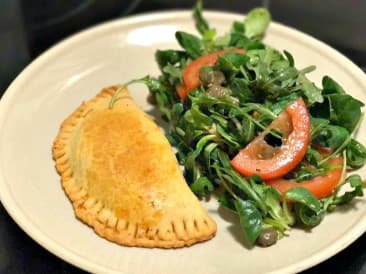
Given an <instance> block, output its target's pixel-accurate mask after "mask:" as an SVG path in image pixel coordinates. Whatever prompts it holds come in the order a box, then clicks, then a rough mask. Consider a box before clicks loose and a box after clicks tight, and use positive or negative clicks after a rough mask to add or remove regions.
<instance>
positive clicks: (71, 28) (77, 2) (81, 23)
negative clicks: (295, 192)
mask: <svg viewBox="0 0 366 274" xmlns="http://www.w3.org/2000/svg"><path fill="white" fill-rule="evenodd" d="M194 3H195V1H189V0H178V1H172V0H138V1H136V0H135V1H127V0H104V1H102V0H99V1H98V0H53V1H52V0H49V1H47V0H22V1H21V0H0V96H1V95H2V94H3V92H5V90H6V88H7V86H8V85H9V84H10V83H11V81H13V80H14V78H15V77H16V76H17V75H18V74H19V73H20V72H21V70H22V69H23V68H24V67H25V66H26V65H27V64H29V63H30V62H31V61H32V60H33V59H34V58H36V57H37V56H38V55H39V54H40V53H42V52H43V51H44V50H46V49H47V48H49V47H50V46H51V45H53V44H54V43H56V42H57V41H59V40H61V39H62V38H64V37H67V36H69V35H71V34H73V33H75V32H77V31H79V30H81V29H84V28H86V27H88V26H92V25H95V24H97V23H99V22H103V21H106V20H110V19H114V18H119V17H123V16H126V15H131V14H139V13H144V12H149V11H156V10H168V9H182V8H185V9H190V8H191V7H192V6H193V4H194ZM204 4H205V8H206V9H214V10H222V11H232V12H237V13H246V12H247V11H248V10H249V9H250V8H253V7H255V6H258V5H264V6H266V7H268V8H269V9H270V11H271V13H272V17H273V20H275V21H278V22H281V23H284V24H286V25H289V26H292V27H295V28H297V29H299V30H302V31H304V32H306V33H308V34H311V35H312V36H314V37H316V38H318V39H320V40H322V41H324V42H326V43H328V44H330V45H331V46H333V47H335V48H336V49H338V50H339V51H340V52H342V53H343V54H345V55H346V56H348V57H349V58H350V59H351V60H352V61H353V62H355V63H356V64H357V65H359V66H360V67H361V68H362V69H364V70H366V31H365V27H366V1H364V0H323V1H317V0H308V1H297V0H272V1H269V0H263V1H257V0H247V1H245V0H225V1H222V0H206V1H205V2H204ZM330 69H331V68H330ZM340 225H342V224H340ZM284 256H291V251H289V254H284ZM0 273H55V274H59V273H83V271H81V270H79V269H77V268H75V267H73V266H71V265H69V264H68V263H66V262H64V261H62V260H61V259H58V258H57V257H55V256H53V255H52V254H50V253H49V252H48V251H46V250H45V249H44V248H42V247H41V246H39V245H38V244H37V243H35V242H34V241H33V240H32V239H31V238H29V237H28V236H27V235H26V234H25V233H24V232H23V231H22V230H21V229H20V228H19V227H18V226H17V225H16V224H15V223H14V221H13V220H12V219H11V218H10V216H9V215H8V214H7V213H6V211H5V209H4V208H3V206H2V205H1V204H0ZM304 273H307V274H311V273H342V274H343V273H346V274H347V273H349V274H350V273H352V274H353V273H366V234H364V235H363V236H361V237H360V238H359V239H358V240H357V241H356V242H355V243H353V244H352V245H350V246H349V247H347V248H346V249H345V250H343V251H342V252H340V253H339V254H337V255H336V256H334V257H332V258H331V259H329V260H327V261H325V262H323V263H321V264H319V265H317V266H315V267H313V268H311V269H309V270H307V271H305V272H304Z"/></svg>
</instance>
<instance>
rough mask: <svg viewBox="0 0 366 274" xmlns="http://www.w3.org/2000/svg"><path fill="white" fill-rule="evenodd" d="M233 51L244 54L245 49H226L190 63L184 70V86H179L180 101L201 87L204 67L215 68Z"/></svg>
mask: <svg viewBox="0 0 366 274" xmlns="http://www.w3.org/2000/svg"><path fill="white" fill-rule="evenodd" d="M229 51H233V52H236V53H244V52H245V50H244V49H238V48H235V49H225V50H220V51H216V52H212V53H209V54H207V55H203V56H201V57H198V58H197V59H195V60H193V61H192V62H190V63H189V64H188V65H187V66H186V67H185V68H184V70H183V76H182V78H183V84H181V85H178V86H177V92H178V95H179V97H180V99H181V100H182V101H183V100H184V99H185V98H186V97H187V95H188V94H189V93H190V92H191V91H192V90H194V89H195V88H198V87H199V86H200V85H201V82H200V78H199V73H200V69H201V68H202V67H207V66H213V65H215V64H216V62H217V59H218V58H219V56H221V55H224V54H225V53H227V52H229Z"/></svg>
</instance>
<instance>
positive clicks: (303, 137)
mask: <svg viewBox="0 0 366 274" xmlns="http://www.w3.org/2000/svg"><path fill="white" fill-rule="evenodd" d="M270 129H276V130H279V131H280V132H281V133H282V137H283V138H282V145H281V146H280V147H278V148H273V147H272V146H270V145H268V144H267V143H266V141H265V140H264V137H265V136H266V134H267V133H268V131H269V130H270ZM268 131H267V130H266V131H263V132H262V133H261V134H260V135H258V136H257V137H256V138H254V140H253V141H252V142H251V143H249V144H248V145H247V146H246V147H245V148H244V149H242V150H241V151H240V152H239V153H238V154H237V155H236V156H235V157H234V158H233V159H232V160H231V164H232V166H233V168H234V169H235V170H237V171H238V172H239V173H241V174H242V175H245V176H251V175H253V174H257V175H259V176H260V177H262V179H263V180H271V179H277V178H280V177H282V176H283V175H285V174H286V173H288V172H289V171H291V170H292V169H293V168H295V167H296V165H297V164H298V163H300V161H301V160H302V159H303V157H304V155H305V153H306V150H307V147H308V145H309V142H310V120H309V114H308V111H307V108H306V105H305V103H304V101H303V99H302V98H298V99H297V100H296V101H294V102H293V103H291V104H290V105H289V106H287V108H286V109H285V111H284V112H282V113H281V114H280V115H279V116H278V117H277V118H276V119H275V120H274V121H273V122H272V123H271V124H270V125H269V127H268Z"/></svg>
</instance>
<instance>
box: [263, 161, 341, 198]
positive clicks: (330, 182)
mask: <svg viewBox="0 0 366 274" xmlns="http://www.w3.org/2000/svg"><path fill="white" fill-rule="evenodd" d="M343 161H344V160H343V158H342V157H337V158H333V159H330V160H329V161H328V164H330V165H333V166H336V167H335V168H334V169H332V170H330V171H328V172H327V173H326V174H325V175H323V176H316V177H314V178H313V179H311V180H305V181H302V182H299V183H297V182H294V181H291V180H286V179H283V178H280V179H275V180H270V181H266V182H265V183H266V184H267V185H269V186H271V187H273V188H275V189H277V190H278V191H279V192H281V194H283V195H284V194H286V192H287V191H289V190H290V189H291V188H294V187H303V188H305V189H307V190H309V191H310V192H311V193H312V194H313V195H314V196H315V197H316V198H318V199H322V198H325V197H328V196H329V195H331V194H332V193H333V190H334V188H335V187H336V186H337V185H338V182H339V180H340V179H341V176H342V165H343Z"/></svg>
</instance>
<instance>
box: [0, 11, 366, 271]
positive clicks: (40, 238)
mask: <svg viewBox="0 0 366 274" xmlns="http://www.w3.org/2000/svg"><path fill="white" fill-rule="evenodd" d="M204 14H205V15H206V16H207V18H212V17H215V18H220V19H224V20H227V18H228V17H230V16H231V17H233V20H234V19H235V18H239V16H240V17H241V18H244V15H243V14H240V13H233V12H226V11H215V10H205V11H204ZM190 16H191V10H169V11H155V12H146V13H142V14H137V15H131V16H126V17H122V18H117V19H113V20H109V21H106V22H103V23H100V24H97V25H94V26H91V27H88V28H86V29H84V30H81V31H79V32H77V33H75V34H73V35H71V36H69V37H66V38H65V39H63V40H61V41H59V42H58V43H56V44H55V45H53V46H51V47H50V48H49V49H47V50H46V51H44V52H43V53H42V54H41V55H39V56H38V57H37V58H36V59H34V60H33V61H32V62H31V63H30V64H28V65H27V66H26V67H25V68H24V69H23V70H22V71H21V72H20V73H19V74H18V76H17V77H16V78H15V79H14V80H13V81H12V83H11V84H10V85H9V86H8V88H7V89H6V90H5V92H4V94H3V96H2V98H1V100H0V128H2V127H3V124H4V122H5V120H6V113H7V110H8V109H9V108H10V107H11V106H12V104H11V103H12V102H13V97H14V96H15V95H16V91H17V90H18V86H20V85H22V83H23V82H24V80H26V79H27V76H28V74H31V73H32V71H34V70H37V68H39V67H40V66H42V64H43V63H44V62H46V61H47V60H49V59H50V58H51V59H52V58H53V56H54V55H57V53H58V52H59V51H62V50H63V49H64V48H69V47H72V46H73V44H78V43H80V42H82V41H85V39H92V38H93V37H95V36H98V34H99V33H103V32H105V31H112V30H113V29H114V28H117V29H118V28H122V27H125V26H130V25H134V24H139V23H150V24H152V23H154V22H155V21H165V20H168V19H171V18H177V17H178V18H180V19H188V18H189V17H190ZM270 28H272V30H274V31H283V32H286V33H287V34H289V36H291V37H292V38H293V37H296V39H299V40H301V41H303V42H307V43H311V44H315V46H316V47H317V48H320V49H322V52H327V53H328V54H330V55H332V59H334V60H340V61H341V62H342V63H343V64H344V67H347V70H350V69H351V70H352V71H351V74H352V75H353V76H354V78H355V79H357V80H358V81H359V82H360V83H361V84H362V85H363V86H365V87H366V74H365V73H364V72H363V71H362V70H361V69H360V68H359V67H358V66H357V65H356V64H354V63H353V62H352V61H351V60H350V59H348V58H347V57H346V56H345V55H343V54H342V53H340V52H339V51H337V50H336V49H334V48H333V47H331V46H329V45H328V44H326V43H324V42H322V41H321V40H319V39H317V38H314V37H313V36H311V35H309V34H307V33H304V32H302V31H300V30H297V29H295V28H293V27H290V26H286V25H284V24H281V23H278V22H276V21H272V22H271V25H270ZM0 164H1V163H0ZM6 185H7V183H6V181H5V179H4V175H3V171H2V167H1V165H0V190H1V191H0V201H1V203H2V205H3V206H4V208H5V210H6V211H7V212H8V214H9V215H10V216H11V218H12V219H13V220H14V221H15V222H16V223H17V225H18V226H19V227H20V228H21V229H22V230H23V231H24V232H25V233H26V234H28V235H29V236H30V237H31V238H32V239H33V240H34V241H35V242H37V243H38V244H39V245H41V246H42V247H43V248H45V249H46V250H48V251H49V252H51V253H52V254H53V255H55V256H57V257H58V258H60V259H61V260H64V261H66V262H68V263H70V264H72V265H74V266H76V267H78V268H80V269H84V270H87V271H92V272H95V271H97V272H103V273H121V271H124V270H118V271H117V270H114V269H112V268H111V267H108V268H107V267H105V266H102V265H100V264H98V263H94V262H91V261H89V260H87V259H85V258H84V257H83V256H82V255H80V254H76V253H75V252H72V251H70V250H68V249H67V248H66V247H65V246H63V245H60V244H59V243H58V242H57V241H54V240H53V239H50V238H49V236H48V235H47V233H43V231H41V230H38V229H37V225H35V224H33V223H32V222H29V220H30V219H29V217H28V216H26V215H25V214H23V212H22V210H21V209H20V208H17V206H16V200H14V199H13V197H12V195H11V194H10V193H9V190H7V191H4V186H6ZM1 186H3V187H1ZM365 231H366V216H363V218H361V219H359V220H358V222H357V224H356V225H355V226H354V227H353V228H352V230H351V231H350V232H348V233H346V234H344V235H343V236H342V237H341V239H340V240H337V241H336V242H334V243H333V244H332V245H329V246H327V247H325V248H322V249H320V250H318V251H317V252H316V253H314V254H313V255H312V256H308V257H306V258H305V259H302V260H300V261H298V262H295V263H292V264H290V265H288V266H286V267H281V268H280V269H276V270H273V271H271V272H269V273H279V272H281V273H284V272H286V273H287V272H288V273H290V272H298V271H302V270H305V269H308V268H310V267H312V266H314V265H316V264H319V263H320V262H323V261H325V260H327V259H329V258H330V257H332V256H334V255H336V254H337V253H339V252H340V251H341V250H343V249H345V248H346V247H348V246H349V245H350V244H351V243H353V242H354V241H355V240H356V239H357V238H359V237H360V236H361V235H362V234H363V233H364V232H365ZM351 232H352V233H351Z"/></svg>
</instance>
